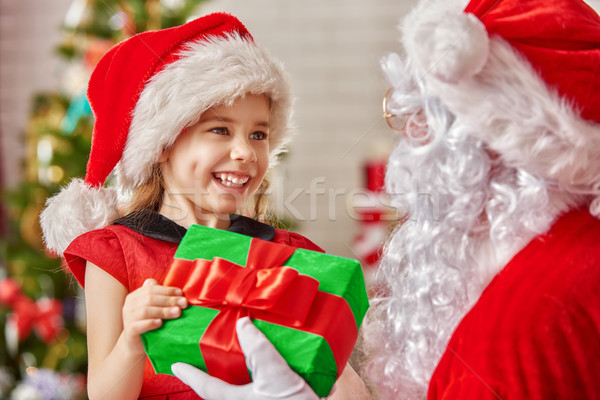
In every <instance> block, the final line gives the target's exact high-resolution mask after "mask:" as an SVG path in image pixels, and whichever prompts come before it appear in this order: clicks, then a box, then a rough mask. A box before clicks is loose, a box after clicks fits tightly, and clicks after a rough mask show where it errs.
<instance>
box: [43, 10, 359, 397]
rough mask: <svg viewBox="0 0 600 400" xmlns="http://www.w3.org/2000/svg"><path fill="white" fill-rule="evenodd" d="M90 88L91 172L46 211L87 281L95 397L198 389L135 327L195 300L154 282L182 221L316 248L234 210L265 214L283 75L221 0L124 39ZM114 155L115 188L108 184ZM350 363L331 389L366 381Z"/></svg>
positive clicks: (284, 130)
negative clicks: (150, 353)
mask: <svg viewBox="0 0 600 400" xmlns="http://www.w3.org/2000/svg"><path fill="white" fill-rule="evenodd" d="M88 97H89V100H90V104H91V106H92V108H93V110H94V115H95V117H96V121H95V125H94V134H93V140H92V149H91V153H90V157H89V161H88V165H87V171H86V177H85V180H84V181H82V180H80V179H75V180H73V181H72V182H71V183H70V184H69V186H67V187H66V188H64V189H63V190H62V191H61V192H60V193H59V194H57V195H56V196H55V197H53V198H51V199H49V200H48V202H47V208H46V209H45V210H44V212H43V213H42V216H41V222H42V228H43V231H44V238H45V240H46V243H47V246H48V247H49V248H50V249H52V250H54V251H55V252H57V253H58V254H61V255H62V256H63V257H64V258H65V261H66V263H67V265H68V267H69V269H70V270H71V272H72V273H73V275H74V276H75V278H76V279H77V281H78V282H79V283H80V284H81V285H82V286H83V287H85V298H86V307H87V315H88V329H87V331H88V353H89V371H88V393H89V397H90V399H105V400H108V399H120V400H126V399H135V398H138V397H139V398H152V399H166V398H169V399H192V398H198V397H197V395H196V394H195V393H194V392H193V391H192V390H191V389H190V388H189V387H188V386H187V385H185V384H183V383H182V382H181V381H179V380H178V379H177V378H174V377H172V376H169V375H157V374H155V373H154V371H153V369H152V366H151V365H150V364H149V361H148V360H147V358H146V357H145V353H144V348H143V346H142V342H141V338H140V334H142V333H144V332H147V331H149V330H152V329H156V328H157V327H159V326H160V325H161V324H162V320H163V319H172V318H177V317H178V316H179V315H180V314H181V309H183V308H185V307H187V302H186V299H185V298H184V297H183V296H182V292H181V290H180V289H178V288H173V287H165V286H161V285H159V284H157V281H161V279H162V278H163V277H164V274H165V273H166V268H167V266H168V265H169V262H170V260H171V259H172V257H173V255H174V253H175V250H176V248H177V245H178V243H179V241H180V240H181V237H182V236H183V235H184V234H185V231H186V229H187V227H189V226H190V225H191V224H202V225H206V226H210V227H213V228H219V229H228V230H231V231H235V232H239V233H243V234H246V235H250V236H254V237H258V238H261V239H264V240H271V241H274V242H277V243H285V244H288V245H291V246H295V247H301V248H306V249H310V250H316V251H322V250H321V249H320V248H319V247H318V246H316V245H315V244H313V243H312V242H310V241H309V240H308V239H306V238H304V237H302V236H301V235H298V234H295V233H291V232H287V231H284V230H279V229H275V228H273V227H272V226H270V225H267V224H264V223H262V222H259V221H257V220H255V219H251V218H248V217H245V216H241V215H237V214H234V213H235V212H236V210H244V209H252V212H253V216H254V217H257V218H260V217H261V216H262V215H264V207H263V203H264V201H262V199H261V195H260V194H257V193H261V192H262V191H264V189H265V188H266V185H267V184H266V181H265V180H264V177H265V174H266V172H267V170H268V168H269V164H272V163H273V161H274V160H275V157H276V156H277V154H278V153H280V152H281V151H282V149H283V146H284V145H285V143H286V142H287V140H288V138H289V137H290V133H291V130H292V129H291V124H290V114H291V112H290V105H291V100H290V93H289V85H288V80H287V76H286V74H285V73H284V71H283V69H282V66H281V65H280V64H279V63H278V62H276V61H274V60H273V59H272V58H271V57H270V56H269V55H268V54H267V53H266V52H265V51H264V50H263V49H262V48H260V47H259V46H257V45H256V44H255V43H254V42H253V39H252V37H251V35H250V33H249V32H248V31H247V30H246V28H245V27H244V26H243V25H242V24H241V23H240V21H238V20H237V19H236V18H235V17H232V16H231V15H228V14H222V13H217V14H211V15H208V16H205V17H203V18H199V19H196V20H194V21H191V22H189V23H187V24H184V25H182V26H179V27H174V28H170V29H165V30H161V31H155V32H145V33H142V34H139V35H136V36H134V37H132V38H130V39H128V40H126V41H124V42H122V43H120V44H118V45H117V46H115V47H114V48H112V49H111V50H110V51H109V52H108V53H107V54H106V55H105V56H104V57H103V58H102V60H101V61H100V62H99V64H98V66H97V67H96V69H95V70H94V73H93V74H92V77H91V79H90V83H89V89H88ZM113 169H114V172H115V176H116V185H115V186H116V188H104V187H103V186H104V183H105V181H106V179H107V177H108V175H109V174H110V173H111V171H113ZM259 189H260V190H259ZM118 197H121V198H120V199H119V201H117V198H118ZM123 198H126V199H127V198H128V199H129V207H128V210H127V211H128V212H127V213H126V215H125V216H124V217H122V218H118V216H119V214H120V213H119V211H118V209H117V205H118V204H121V203H122V200H123ZM343 377H344V378H343V380H341V382H346V381H348V382H352V384H350V385H346V384H343V383H340V385H339V386H340V389H339V390H338V391H337V393H338V394H337V395H336V396H340V397H341V396H344V393H345V390H346V389H352V387H353V385H356V386H355V388H356V387H358V388H361V389H362V383H361V382H360V381H359V380H357V379H356V375H355V374H354V372H353V371H352V369H351V368H350V367H348V368H346V369H345V372H344V374H343ZM282 398H283V397H282Z"/></svg>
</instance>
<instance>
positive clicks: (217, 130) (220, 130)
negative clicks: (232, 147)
mask: <svg viewBox="0 0 600 400" xmlns="http://www.w3.org/2000/svg"><path fill="white" fill-rule="evenodd" d="M210 131H211V132H213V133H216V134H217V135H228V134H229V131H228V130H227V128H212V129H211V130H210Z"/></svg>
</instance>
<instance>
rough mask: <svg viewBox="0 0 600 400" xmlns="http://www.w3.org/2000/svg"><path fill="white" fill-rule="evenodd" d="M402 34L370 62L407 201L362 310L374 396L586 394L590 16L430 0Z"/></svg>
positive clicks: (594, 188) (394, 176)
mask: <svg viewBox="0 0 600 400" xmlns="http://www.w3.org/2000/svg"><path fill="white" fill-rule="evenodd" d="M465 6H466V7H465ZM402 36H403V38H402V39H403V45H404V48H405V50H406V58H405V59H401V58H400V57H399V56H398V55H396V54H392V55H389V56H388V57H386V58H385V59H384V60H383V62H382V64H383V67H384V70H385V72H386V74H387V77H388V79H389V81H390V82H391V84H392V88H391V89H390V90H389V91H388V93H387V94H386V97H385V100H384V104H385V111H384V112H385V116H386V118H387V120H388V122H389V123H390V125H391V126H392V127H393V128H394V129H395V130H398V131H399V132H402V136H403V137H402V139H400V140H399V142H398V144H397V146H396V148H395V149H394V152H393V154H392V156H391V158H390V161H389V165H388V170H387V176H386V186H387V190H388V192H389V193H390V194H391V195H392V196H393V199H394V202H395V203H394V204H395V205H396V206H397V207H398V208H400V209H402V210H405V211H406V218H405V220H404V221H403V223H401V224H399V226H398V227H397V228H396V229H395V231H394V232H393V234H392V236H391V238H390V239H389V242H388V243H387V245H386V248H385V251H384V256H383V259H382V261H381V265H380V278H381V280H382V281H383V282H384V284H385V287H386V289H385V291H384V292H383V293H382V295H381V297H379V298H377V299H375V300H374V304H373V307H372V308H371V310H370V312H369V315H368V321H367V323H366V324H365V325H363V336H364V337H365V341H366V346H367V351H368V357H369V362H368V363H367V365H366V371H367V373H368V376H369V377H370V378H371V380H372V381H373V382H374V386H375V387H376V389H377V391H378V392H379V395H380V398H382V399H404V398H406V399H416V398H425V397H426V396H427V397H428V398H430V399H550V398H552V399H584V398H585V399H592V398H595V399H598V398H600V221H598V219H597V218H598V216H599V215H600V197H599V195H600V17H599V16H598V15H597V14H596V12H594V11H593V10H592V9H591V8H590V7H589V6H587V5H586V4H585V3H584V2H583V1H580V0H473V1H471V2H469V3H468V4H466V2H465V1H454V0H451V1H449V0H439V1H438V0H430V1H422V2H421V3H420V4H419V5H418V6H417V7H416V9H415V10H414V11H413V12H412V13H410V14H409V15H408V16H407V17H406V18H405V19H404V22H403V24H402Z"/></svg>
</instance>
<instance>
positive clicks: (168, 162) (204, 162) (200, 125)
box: [159, 94, 270, 228]
mask: <svg viewBox="0 0 600 400" xmlns="http://www.w3.org/2000/svg"><path fill="white" fill-rule="evenodd" d="M269 114H270V107H269V101H268V100H267V98H266V97H265V96H257V95H250V94H248V95H246V96H244V97H241V98H238V99H237V100H236V101H235V102H233V103H232V104H231V105H218V106H215V107H213V108H211V109H209V110H207V111H205V112H204V113H202V115H201V116H200V119H199V120H198V122H197V123H195V124H194V125H192V126H190V127H189V128H188V129H186V130H185V131H184V132H182V133H181V134H180V135H179V136H178V138H177V140H176V141H175V143H174V144H173V146H172V147H171V148H169V149H167V150H166V151H165V152H164V153H163V155H162V156H161V159H160V160H159V161H160V162H162V173H163V177H164V184H165V197H164V202H163V206H162V208H161V210H160V213H161V214H163V215H165V216H166V217H168V218H170V219H173V220H175V221H177V222H178V223H179V224H181V225H183V226H186V227H187V226H189V225H191V224H197V223H200V224H203V225H209V226H213V227H217V228H227V227H228V224H229V218H228V217H229V215H230V214H232V213H235V212H236V210H239V209H240V208H241V207H242V206H243V205H244V203H245V202H246V201H247V200H248V199H249V198H250V197H251V196H252V195H253V194H254V192H255V191H256V190H257V189H258V187H259V186H260V184H261V182H262V180H263V178H264V176H265V173H266V172H267V169H268V167H269Z"/></svg>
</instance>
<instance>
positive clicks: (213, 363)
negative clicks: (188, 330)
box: [163, 239, 319, 384]
mask: <svg viewBox="0 0 600 400" xmlns="http://www.w3.org/2000/svg"><path fill="white" fill-rule="evenodd" d="M295 250H296V249H295V248H293V247H289V246H282V245H278V244H274V243H270V242H266V241H262V240H254V239H253V240H252V242H251V246H250V250H249V252H248V259H247V263H246V267H242V266H240V265H237V264H235V263H232V262H230V261H227V260H225V259H223V258H218V257H215V258H214V259H213V260H202V259H198V260H194V261H189V260H183V259H175V260H174V261H173V263H172V264H171V266H170V269H169V272H168V274H167V277H166V278H165V281H164V282H163V284H164V285H167V286H177V287H180V288H182V289H183V292H184V294H185V297H186V298H187V299H188V300H189V302H190V304H193V305H199V306H203V307H210V308H216V309H219V310H221V312H220V313H219V314H218V315H217V316H216V317H215V318H214V320H213V321H212V322H211V324H210V325H209V326H208V328H207V330H206V332H205V333H204V335H203V336H202V339H201V340H200V349H201V351H202V356H203V358H204V361H205V363H206V366H207V369H208V372H209V373H210V374H211V375H212V376H216V377H218V378H221V379H223V380H226V381H227V382H230V383H234V384H244V383H248V382H250V376H249V374H248V370H247V368H246V363H245V358H244V354H243V352H242V350H241V348H240V345H239V342H238V340H237V335H236V332H235V323H236V321H237V320H238V319H240V318H241V317H244V316H250V317H251V318H258V319H261V320H265V321H269V322H273V323H276V324H280V325H285V326H294V327H299V326H302V324H304V322H305V320H306V317H307V315H308V312H309V311H310V308H311V306H312V304H313V301H314V299H315V296H316V295H317V292H318V288H319V281H317V280H316V279H314V278H311V277H309V276H306V275H300V274H299V273H298V271H296V270H295V269H293V268H290V267H283V266H281V265H282V264H283V263H284V262H285V261H286V260H287V259H288V258H290V256H291V255H292V254H293V253H294V251H295ZM299 293H301V296H298V294H299Z"/></svg>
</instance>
